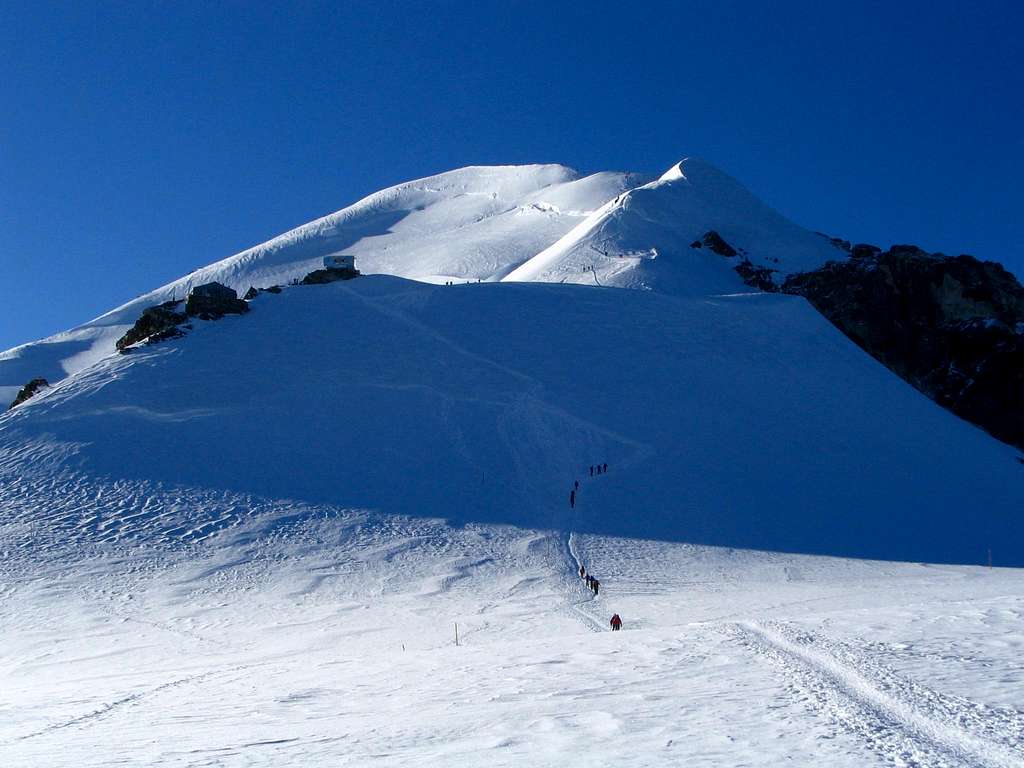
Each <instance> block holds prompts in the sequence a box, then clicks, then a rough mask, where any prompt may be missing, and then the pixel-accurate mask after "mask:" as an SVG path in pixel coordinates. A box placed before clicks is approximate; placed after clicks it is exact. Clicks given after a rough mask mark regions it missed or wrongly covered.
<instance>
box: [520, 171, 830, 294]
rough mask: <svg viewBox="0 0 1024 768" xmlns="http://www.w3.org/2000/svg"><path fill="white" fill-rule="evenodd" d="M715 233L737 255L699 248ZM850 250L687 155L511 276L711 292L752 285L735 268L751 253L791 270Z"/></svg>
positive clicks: (773, 266)
mask: <svg viewBox="0 0 1024 768" xmlns="http://www.w3.org/2000/svg"><path fill="white" fill-rule="evenodd" d="M708 232H717V233H718V234H719V235H721V236H722V237H724V239H725V240H726V241H727V242H728V243H730V244H731V245H732V246H735V247H736V248H737V249H738V251H739V252H738V254H737V256H736V257H733V258H732V259H726V258H722V257H721V256H720V255H714V254H708V253H707V251H703V250H701V249H695V248H692V247H691V244H693V243H694V242H695V241H699V240H700V239H701V238H702V237H703V236H704V235H705V234H707V233H708ZM841 256H843V254H842V253H841V252H840V251H839V250H838V249H837V248H836V247H835V246H834V245H833V244H832V243H831V242H830V241H829V240H828V239H827V238H825V237H822V236H821V235H819V234H816V233H812V232H808V231H807V230H805V229H802V228H801V227H798V226H797V225H796V224H794V223H793V222H791V221H789V220H788V219H786V218H785V217H783V216H782V215H781V214H779V213H778V212H776V211H774V210H773V209H771V208H769V207H768V206H767V205H765V204H764V203H762V202H761V201H760V200H758V199H757V198H756V197H755V196H754V195H753V194H751V193H750V191H749V190H747V189H746V188H745V187H743V186H742V185H741V184H740V183H739V182H737V181H736V180H735V179H733V178H732V177H730V176H728V175H727V174H725V173H723V172H722V171H720V170H718V169H717V168H715V167H713V166H711V165H709V164H708V163H706V162H704V161H701V160H696V159H687V160H683V161H682V162H680V163H678V164H676V165H674V166H673V167H672V168H670V169H669V170H668V171H667V172H665V173H664V174H663V175H662V176H661V178H660V179H658V180H657V181H652V182H650V183H649V184H644V185H642V186H639V187H636V188H634V189H631V190H629V191H628V192H624V193H623V194H621V195H618V196H616V197H615V198H614V199H612V200H609V201H608V202H607V203H605V205H603V206H602V207H601V208H600V209H598V210H597V211H595V212H594V213H592V214H591V215H590V216H588V217H587V218H586V219H585V220H584V221H582V222H580V223H579V224H578V225H577V226H576V227H575V228H574V229H573V230H572V231H571V232H569V233H567V234H566V235H565V236H564V237H562V238H561V239H560V240H559V241H558V242H556V243H554V244H552V245H551V246H550V247H548V248H546V249H545V250H543V251H542V252H540V253H538V254H537V255H536V256H534V257H533V258H532V259H530V260H529V261H527V262H526V263H524V264H523V265H521V266H520V267H518V268H517V269H515V270H513V271H512V272H511V273H510V274H509V275H508V276H507V277H506V278H505V279H506V280H523V281H546V282H555V283H561V282H571V283H585V284H591V285H592V284H595V283H596V284H599V285H606V286H616V287H622V288H652V289H657V290H660V291H665V292H671V293H675V294H677V295H678V294H686V295H706V294H709V293H728V292H732V291H737V290H741V289H742V286H741V285H740V284H739V281H738V280H737V276H736V272H735V271H734V269H733V267H734V266H735V264H736V261H737V260H739V259H742V258H749V260H750V261H751V263H753V264H755V265H757V266H761V267H766V268H768V269H772V270H775V271H777V272H778V273H779V274H780V275H782V276H785V275H786V274H789V273H793V272H803V271H805V270H809V269H814V268H816V267H819V266H821V265H822V264H823V263H825V262H826V261H828V260H829V259H837V258H840V257H841Z"/></svg>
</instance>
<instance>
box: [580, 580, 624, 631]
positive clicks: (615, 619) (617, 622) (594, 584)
mask: <svg viewBox="0 0 1024 768" xmlns="http://www.w3.org/2000/svg"><path fill="white" fill-rule="evenodd" d="M580 578H581V579H583V580H584V581H585V582H587V588H588V589H590V590H591V591H592V592H593V593H594V596H595V597H597V595H599V594H600V593H601V582H600V581H598V580H597V579H595V578H594V577H593V576H591V575H590V574H589V573H587V569H586V568H585V567H583V566H582V565H581V566H580ZM609 623H610V624H611V627H612V632H618V631H619V630H620V629H622V618H621V617H620V616H619V614H617V613H613V614H612V620H611V621H610V622H609Z"/></svg>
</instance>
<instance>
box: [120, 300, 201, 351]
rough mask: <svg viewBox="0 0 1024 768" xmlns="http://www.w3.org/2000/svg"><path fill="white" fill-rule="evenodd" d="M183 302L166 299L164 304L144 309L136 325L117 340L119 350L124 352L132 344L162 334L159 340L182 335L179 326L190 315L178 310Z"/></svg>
mask: <svg viewBox="0 0 1024 768" xmlns="http://www.w3.org/2000/svg"><path fill="white" fill-rule="evenodd" d="M181 304H182V302H181V301H165V302H164V303H163V304H158V305H157V306H155V307H149V308H148V309H145V310H143V312H142V315H141V316H140V317H139V319H138V320H136V321H135V325H133V326H132V327H131V328H130V329H129V330H128V333H126V334H125V335H124V336H122V337H121V338H120V339H118V340H117V344H116V346H117V348H118V350H119V351H122V352H123V351H124V350H125V349H126V348H127V347H130V346H131V345H132V344H137V343H138V342H140V341H142V340H144V339H149V338H154V337H156V336H160V339H158V340H162V339H165V338H173V337H174V336H181V335H182V333H181V331H179V330H178V326H179V325H181V324H182V323H185V322H187V321H188V316H187V315H186V314H185V313H184V312H180V311H178V307H180V306H181Z"/></svg>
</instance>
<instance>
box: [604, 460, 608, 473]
mask: <svg viewBox="0 0 1024 768" xmlns="http://www.w3.org/2000/svg"><path fill="white" fill-rule="evenodd" d="M604 473H605V474H608V462H607V461H606V462H605V463H604Z"/></svg>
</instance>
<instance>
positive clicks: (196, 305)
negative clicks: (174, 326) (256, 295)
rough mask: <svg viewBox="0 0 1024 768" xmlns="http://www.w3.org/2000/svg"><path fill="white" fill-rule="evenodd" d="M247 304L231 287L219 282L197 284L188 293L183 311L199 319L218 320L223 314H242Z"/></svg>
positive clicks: (245, 310) (247, 306) (246, 308)
mask: <svg viewBox="0 0 1024 768" xmlns="http://www.w3.org/2000/svg"><path fill="white" fill-rule="evenodd" d="M248 311H249V305H248V304H246V303H245V302H244V301H242V300H241V299H240V298H238V294H237V293H235V291H234V289H233V288H228V287H227V286H226V285H221V284H220V283H205V284H203V285H197V286H196V287H195V288H193V289H192V291H191V292H190V293H189V295H188V301H186V302H185V312H186V314H188V315H190V316H192V317H198V318H199V319H200V320H219V319H220V318H222V317H224V315H242V314H245V313H246V312H248Z"/></svg>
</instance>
